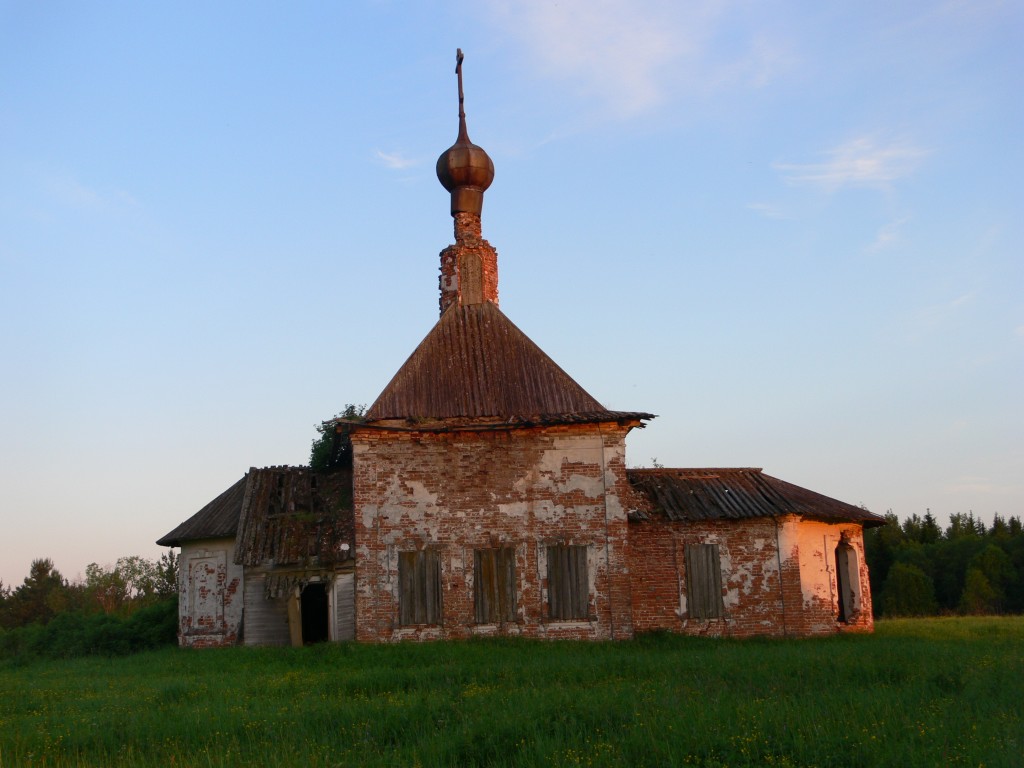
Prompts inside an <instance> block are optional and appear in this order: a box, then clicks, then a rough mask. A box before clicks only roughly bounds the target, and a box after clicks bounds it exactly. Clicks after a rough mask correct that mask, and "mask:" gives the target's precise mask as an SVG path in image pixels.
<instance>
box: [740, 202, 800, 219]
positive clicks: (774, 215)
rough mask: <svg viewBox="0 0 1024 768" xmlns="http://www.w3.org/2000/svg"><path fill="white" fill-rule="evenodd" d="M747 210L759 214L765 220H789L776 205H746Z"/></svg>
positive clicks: (780, 207)
mask: <svg viewBox="0 0 1024 768" xmlns="http://www.w3.org/2000/svg"><path fill="white" fill-rule="evenodd" d="M747 208H749V209H750V210H752V211H754V212H756V213H759V214H761V215H762V216H764V217H765V218H766V219H788V218H791V217H790V216H789V215H788V214H787V213H786V212H785V211H783V210H782V206H780V205H776V204H775V203H748V204H747Z"/></svg>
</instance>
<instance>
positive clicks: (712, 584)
mask: <svg viewBox="0 0 1024 768" xmlns="http://www.w3.org/2000/svg"><path fill="white" fill-rule="evenodd" d="M686 604H687V609H688V611H689V614H690V618H691V619H720V618H722V613H723V608H722V565H721V561H720V560H719V558H718V545H717V544H688V545H687V546H686Z"/></svg>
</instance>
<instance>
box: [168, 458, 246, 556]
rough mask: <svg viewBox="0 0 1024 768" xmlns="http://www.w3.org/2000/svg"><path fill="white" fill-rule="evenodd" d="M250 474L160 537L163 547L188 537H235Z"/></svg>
mask: <svg viewBox="0 0 1024 768" xmlns="http://www.w3.org/2000/svg"><path fill="white" fill-rule="evenodd" d="M247 477H248V475H243V476H242V479H241V480H239V481H238V482H236V483H235V484H234V485H232V486H231V487H230V488H228V489H227V490H226V491H224V493H222V494H220V495H219V496H218V497H217V498H215V499H214V500H213V501H211V502H210V503H209V504H207V505H206V506H205V507H203V508H202V509H200V510H199V511H198V512H196V513H195V514H194V515H192V517H190V518H189V519H188V520H186V521H185V522H183V523H182V524H181V525H179V526H178V527H177V528H175V529H174V530H172V531H171V532H170V533H168V534H166V535H165V536H163V537H161V538H159V539H157V541H156V543H157V544H159V545H160V546H161V547H177V546H180V545H181V544H182V542H185V541H197V540H199V539H223V538H228V537H232V538H233V537H234V535H235V533H236V532H237V531H238V518H239V515H240V514H241V512H242V499H243V497H244V496H245V484H246V478H247Z"/></svg>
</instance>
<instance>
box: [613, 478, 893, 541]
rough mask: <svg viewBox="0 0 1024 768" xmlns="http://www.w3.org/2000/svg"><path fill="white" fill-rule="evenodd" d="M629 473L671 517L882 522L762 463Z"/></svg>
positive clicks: (639, 488)
mask: <svg viewBox="0 0 1024 768" xmlns="http://www.w3.org/2000/svg"><path fill="white" fill-rule="evenodd" d="M627 476H628V477H629V481H630V483H632V485H633V487H634V488H635V489H636V490H637V491H639V492H640V493H641V494H642V496H643V497H645V498H646V499H647V501H648V503H649V504H650V505H651V509H652V510H654V511H658V512H661V513H662V514H664V515H665V516H666V517H667V518H668V519H669V520H675V521H689V522H695V521H700V520H742V519H745V518H753V517H779V516H782V515H799V516H801V517H805V518H808V519H813V520H822V521H825V522H860V523H863V524H864V525H868V526H872V525H882V524H884V520H883V518H881V517H879V516H878V515H875V514H873V513H871V512H868V511H867V510H866V509H862V508H860V507H856V506H854V505H852V504H847V503H845V502H842V501H838V500H837V499H833V498H830V497H828V496H824V495H822V494H820V493H816V492H815V491H810V490H808V489H806V488H801V487H800V486H798V485H793V484H792V483H787V482H785V481H784V480H779V479H777V478H774V477H771V476H770V475H766V474H764V473H763V472H762V471H761V470H760V469H757V468H749V467H748V468H736V469H723V468H708V469H662V468H659V469H630V470H627Z"/></svg>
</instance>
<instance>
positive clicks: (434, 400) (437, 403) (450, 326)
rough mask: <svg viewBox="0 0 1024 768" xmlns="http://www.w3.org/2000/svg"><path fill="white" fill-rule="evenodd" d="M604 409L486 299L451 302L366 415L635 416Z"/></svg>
mask: <svg viewBox="0 0 1024 768" xmlns="http://www.w3.org/2000/svg"><path fill="white" fill-rule="evenodd" d="M651 418H654V417H653V415H652V414H649V413H641V412H632V411H609V410H608V409H607V408H605V407H604V406H603V405H601V404H600V403H599V402H598V401H597V400H596V399H594V398H593V397H592V396H591V395H590V394H589V393H587V391H586V390H585V389H583V387H581V386H580V385H579V384H577V383H576V382H575V381H574V380H573V379H572V377H571V376H569V374H567V373H566V372H565V371H563V370H562V369H561V368H560V367H559V366H558V365H557V364H556V363H555V362H554V361H553V360H552V359H551V358H550V357H548V356H547V355H546V354H545V353H544V351H543V350H541V348H540V347H538V346H537V345H536V344H535V343H534V342H533V341H532V340H531V339H530V338H529V337H528V336H527V335H526V334H525V333H523V332H522V331H521V330H519V328H517V327H516V326H515V324H514V323H513V322H512V321H511V320H509V319H508V318H507V317H506V316H505V315H504V313H502V312H501V310H500V309H498V307H497V306H496V305H494V304H492V303H491V302H483V303H481V304H471V305H464V306H460V305H457V304H453V305H452V306H450V307H449V308H448V309H447V310H446V311H445V313H444V314H443V315H442V316H441V319H440V320H439V321H438V322H437V324H436V325H435V326H434V327H433V328H432V329H431V330H430V332H429V333H428V334H427V336H426V338H424V339H423V341H422V342H420V344H419V346H418V347H417V348H416V349H415V351H414V352H413V353H412V354H411V355H410V356H409V359H408V360H406V361H405V364H404V365H402V367H401V368H400V369H399V370H398V373H396V374H395V376H394V378H392V379H391V382H390V383H389V384H388V385H387V386H386V387H385V388H384V391H383V392H381V394H380V396H379V397H378V398H377V400H376V402H374V404H373V405H372V406H371V407H370V409H369V410H368V411H367V412H366V421H367V422H368V423H371V424H372V423H373V422H376V421H384V420H392V419H396V420H406V421H408V422H423V421H430V420H448V421H451V420H466V421H470V420H477V421H479V420H487V419H493V420H494V421H500V422H503V423H509V424H512V423H541V424H552V423H579V422H597V421H640V420H643V419H651Z"/></svg>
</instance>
